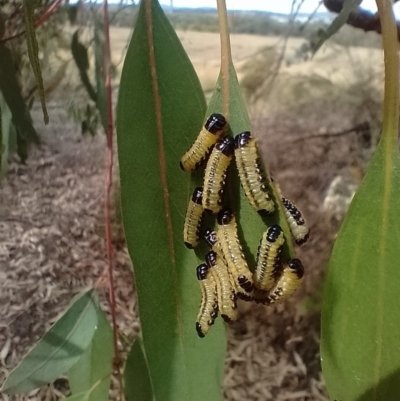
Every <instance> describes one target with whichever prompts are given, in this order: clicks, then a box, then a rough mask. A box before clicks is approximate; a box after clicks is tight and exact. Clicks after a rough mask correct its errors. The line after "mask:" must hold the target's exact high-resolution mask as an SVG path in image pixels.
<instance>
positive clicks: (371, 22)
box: [324, 0, 400, 39]
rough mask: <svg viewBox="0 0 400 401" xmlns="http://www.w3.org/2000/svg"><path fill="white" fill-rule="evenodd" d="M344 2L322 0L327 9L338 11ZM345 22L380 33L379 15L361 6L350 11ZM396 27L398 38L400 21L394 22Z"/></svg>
mask: <svg viewBox="0 0 400 401" xmlns="http://www.w3.org/2000/svg"><path fill="white" fill-rule="evenodd" d="M396 1H398V0H396ZM396 1H394V2H396ZM344 2H345V0H324V5H325V7H326V8H327V9H328V10H329V11H332V12H335V13H340V12H341V11H342V8H343V4H344ZM360 3H361V2H360ZM347 23H348V24H349V25H351V26H354V27H355V28H360V29H362V30H364V31H365V32H370V31H373V32H377V33H382V27H381V21H380V19H379V15H378V14H377V13H373V12H371V11H368V10H366V9H364V8H362V7H357V8H356V9H355V10H354V11H353V12H351V13H350V15H349V18H348V19H347ZM396 28H397V37H398V38H399V39H400V22H396Z"/></svg>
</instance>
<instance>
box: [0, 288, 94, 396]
mask: <svg viewBox="0 0 400 401" xmlns="http://www.w3.org/2000/svg"><path fill="white" fill-rule="evenodd" d="M96 325H97V300H95V299H94V295H93V291H88V292H86V293H84V294H83V295H81V296H79V297H78V298H76V299H75V300H74V301H73V303H72V304H71V306H70V307H69V309H68V310H67V311H66V312H65V314H64V315H63V316H62V317H61V318H60V319H59V320H58V321H57V322H56V323H55V324H54V326H53V327H52V328H51V329H50V330H49V331H48V332H47V333H46V334H45V335H44V337H43V338H42V339H41V340H40V341H39V342H38V343H37V344H36V345H35V346H34V347H33V349H32V350H31V351H30V352H29V353H28V354H27V355H25V357H24V358H23V359H22V361H21V362H20V364H19V365H18V366H17V367H16V368H15V369H14V370H13V371H12V372H11V373H10V376H8V378H7V380H6V381H5V382H4V384H3V387H2V388H1V391H2V392H4V393H7V394H16V393H22V392H25V393H26V392H29V391H31V390H33V389H35V388H38V387H40V386H43V385H44V384H47V383H50V382H52V381H53V380H55V379H56V378H57V377H59V376H60V375H62V374H64V373H66V372H67V371H68V369H70V368H71V367H72V366H73V365H74V364H75V363H76V362H77V361H78V359H79V358H80V357H81V356H82V354H83V353H84V351H85V349H86V348H87V347H88V345H89V344H90V341H91V340H92V337H93V334H94V332H95V329H96Z"/></svg>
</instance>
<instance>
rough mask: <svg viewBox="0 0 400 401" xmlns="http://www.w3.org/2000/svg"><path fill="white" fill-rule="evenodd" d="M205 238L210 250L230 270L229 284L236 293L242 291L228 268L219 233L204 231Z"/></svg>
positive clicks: (209, 230)
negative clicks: (219, 240)
mask: <svg viewBox="0 0 400 401" xmlns="http://www.w3.org/2000/svg"><path fill="white" fill-rule="evenodd" d="M203 238H204V240H205V241H206V243H207V244H208V245H209V246H210V248H211V249H212V250H213V251H214V252H215V253H216V254H217V255H218V257H219V258H220V259H222V261H223V262H224V264H225V266H227V269H228V274H229V282H230V285H231V287H232V288H233V289H234V291H235V293H237V292H240V291H241V290H239V287H238V283H237V278H236V277H233V275H232V272H231V270H230V269H229V268H228V264H227V262H226V260H225V257H224V255H223V253H222V249H221V246H220V244H219V242H218V236H217V233H216V232H215V231H212V230H211V229H209V228H207V229H206V230H205V231H204V234H203ZM247 300H250V298H248V299H247Z"/></svg>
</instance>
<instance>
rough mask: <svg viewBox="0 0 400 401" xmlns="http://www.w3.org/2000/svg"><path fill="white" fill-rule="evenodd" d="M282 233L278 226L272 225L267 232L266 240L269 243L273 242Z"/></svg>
mask: <svg viewBox="0 0 400 401" xmlns="http://www.w3.org/2000/svg"><path fill="white" fill-rule="evenodd" d="M281 233H282V228H281V226H280V225H278V224H274V225H273V226H271V227H270V228H268V231H267V240H268V241H269V242H275V241H276V240H277V239H278V238H279V236H280V235H281Z"/></svg>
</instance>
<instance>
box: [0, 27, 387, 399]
mask: <svg viewBox="0 0 400 401" xmlns="http://www.w3.org/2000/svg"><path fill="white" fill-rule="evenodd" d="M178 34H179V37H180V38H181V40H182V42H183V44H184V46H185V47H186V48H187V50H188V53H189V56H190V57H191V59H192V60H193V63H194V65H195V67H196V70H197V71H198V73H199V76H200V78H201V80H202V83H203V87H204V88H207V87H209V86H210V85H211V83H212V85H214V84H213V82H215V79H216V76H217V74H218V63H219V60H218V58H219V40H218V36H217V35H216V34H211V33H193V32H179V33H178ZM112 35H113V36H112V38H113V43H114V44H115V52H114V61H117V60H118V59H119V58H120V57H121V54H122V51H123V48H124V46H125V41H126V39H127V38H128V36H129V31H128V30H126V29H122V28H117V29H113V30H112ZM278 41H279V38H268V37H257V36H250V35H234V36H233V37H232V45H233V55H234V58H235V60H236V61H237V62H238V64H239V66H241V65H244V62H245V61H246V60H248V59H249V58H250V57H251V56H252V55H254V54H256V53H257V51H259V50H260V49H262V48H263V47H265V46H271V45H272V44H273V43H276V42H278ZM299 44H300V41H299V40H297V39H296V40H293V41H290V44H289V46H288V49H289V51H288V53H287V54H288V56H287V57H291V55H293V54H294V52H295V50H296V48H297V47H298V46H299ZM332 51H333V50H332V49H331V50H329V48H328V49H327V50H325V51H323V52H322V53H320V55H318V56H317V57H316V58H315V59H314V60H313V61H309V62H306V63H303V64H301V65H294V66H286V65H285V66H284V67H283V68H284V70H285V71H284V72H285V73H290V74H294V75H301V74H312V73H315V72H316V71H317V72H318V74H319V75H323V74H325V76H326V78H327V79H328V78H329V79H330V80H332V82H334V83H335V84H337V85H339V84H344V83H346V82H347V83H348V82H349V80H350V78H349V77H352V76H353V75H351V74H350V73H349V72H348V71H351V69H354V66H355V64H353V65H350V66H349V65H348V63H346V62H345V61H346V60H348V54H349V52H350V53H352V54H353V56H352V57H353V59H355V58H357V60H359V62H360V63H362V62H363V60H364V62H365V60H366V59H367V58H371V57H373V61H374V62H373V63H371V64H373V65H374V66H375V67H376V68H380V66H381V60H380V58H379V56H380V53H379V51H377V50H366V49H346V50H344V51H342V52H340V54H336V57H334V55H333V54H332ZM329 52H331V53H329ZM204 54H206V55H207V57H204ZM323 63H325V67H324V64H323ZM375 67H374V68H375ZM346 71H347V72H346ZM243 73H244V72H243ZM346 76H347V78H346ZM259 106H260V104H259V105H258V109H257V112H256V113H253V114H254V130H255V135H256V136H257V137H258V138H259V141H260V145H261V148H262V153H263V156H264V157H265V161H266V163H267V165H268V166H269V167H270V169H271V171H272V173H273V174H274V177H275V178H276V179H277V180H278V181H279V182H280V184H281V186H282V189H283V190H284V192H285V193H286V194H287V196H288V197H290V198H291V199H293V200H294V201H295V202H296V204H297V205H298V206H299V207H300V209H302V210H303V213H304V215H305V216H306V218H307V220H308V222H309V225H310V227H311V230H312V236H311V239H310V241H309V243H307V244H306V245H304V246H303V247H302V248H301V249H300V250H299V257H300V258H301V259H302V260H303V263H304V265H305V266H306V267H307V276H306V280H305V283H304V285H303V287H302V288H301V290H300V291H299V292H298V293H297V294H296V296H295V297H293V298H292V299H290V300H289V301H288V302H286V303H285V304H284V305H280V306H278V307H275V308H268V309H266V308H264V307H258V306H257V307H253V306H252V307H251V308H249V307H246V306H243V307H242V310H241V318H240V319H239V321H238V322H236V323H235V324H233V325H232V326H230V327H229V329H228V339H229V350H228V357H227V361H226V377H225V382H224V394H225V399H226V400H227V401H228V400H229V401H239V400H244V399H246V400H249V401H264V400H274V401H284V400H294V401H317V400H318V401H326V400H327V396H326V391H325V387H324V384H323V380H322V377H321V372H320V361H319V350H318V347H319V310H320V302H321V300H320V296H321V286H322V284H321V283H322V278H323V275H324V272H325V268H326V261H327V259H328V257H329V253H330V250H331V246H332V243H333V238H334V236H335V233H336V230H337V228H338V222H337V221H333V220H332V218H331V216H329V215H327V213H326V211H324V210H323V209H322V206H321V205H322V203H323V200H324V197H325V194H326V191H327V188H328V186H329V184H330V182H331V181H332V180H333V179H334V178H335V177H336V176H337V175H338V174H342V173H343V174H347V175H350V176H352V177H353V178H354V181H356V182H357V181H359V179H360V177H361V176H362V173H363V167H364V165H363V162H364V161H365V159H366V158H368V155H367V156H366V154H368V152H366V151H365V149H364V148H363V147H362V146H361V145H360V142H359V138H358V137H356V136H355V135H353V134H351V133H350V134H349V135H347V136H340V137H323V136H322V137H319V138H314V139H310V140H303V139H302V138H301V137H302V136H306V135H309V134H310V133H322V134H324V133H326V132H329V130H331V129H332V128H336V126H339V128H342V127H346V126H347V127H348V126H351V124H354V122H355V119H354V114H357V113H356V109H354V113H353V111H352V110H349V106H348V105H347V104H344V103H343V104H340V103H339V104H335V106H334V107H333V106H332V104H331V103H330V101H329V98H326V99H324V101H323V102H322V101H321V99H319V101H318V103H315V101H314V100H313V99H305V101H304V102H302V104H301V106H299V107H298V108H296V109H294V108H292V109H289V110H288V109H285V108H283V109H281V110H279V111H275V112H274V113H268V112H267V111H266V110H265V109H263V110H262V112H260V108H259ZM317 106H318V108H317ZM66 109H67V101H61V100H60V99H57V100H56V99H55V98H54V100H50V102H49V111H50V117H51V124H50V125H49V126H44V125H43V123H42V122H41V114H40V111H39V109H38V107H37V106H35V112H34V120H35V125H36V127H37V128H38V130H39V132H40V134H41V137H42V140H43V143H42V145H41V146H40V147H39V148H36V149H33V151H32V153H31V156H30V157H29V159H28V162H27V164H26V165H20V164H18V163H17V162H15V161H14V162H12V163H11V165H10V169H9V173H8V174H7V176H6V178H5V179H4V180H3V181H1V182H0V205H1V208H0V262H1V265H0V278H1V280H0V301H1V303H2V308H1V310H0V382H1V381H2V379H3V378H4V377H5V376H6V374H7V372H8V371H9V370H10V369H11V368H13V367H14V366H15V365H16V364H17V362H18V361H19V359H20V358H21V356H22V355H23V354H24V353H25V352H26V351H27V350H28V349H29V347H30V346H31V345H32V344H33V343H35V342H36V341H37V340H38V339H39V338H40V336H41V335H42V334H43V332H44V331H45V330H46V328H48V327H49V325H50V324H51V323H52V322H54V320H55V318H56V317H57V315H58V314H59V313H60V311H62V310H63V309H64V308H65V306H66V305H67V304H68V302H69V300H70V299H71V298H72V296H73V295H74V294H76V293H78V292H79V291H80V290H81V289H82V288H85V287H88V286H92V285H93V284H94V283H95V282H96V280H97V279H98V278H99V276H100V274H101V273H102V271H103V269H104V268H105V266H106V261H105V247H104V239H103V231H102V219H103V216H102V205H103V200H102V199H103V198H102V197H103V191H104V175H105V139H104V136H103V135H97V136H96V137H94V138H82V136H81V133H80V127H79V126H78V125H77V124H76V123H74V122H72V121H70V120H68V118H67V116H66ZM322 112H323V115H324V117H325V118H321V113H322ZM337 121H340V124H339V123H338V124H336V122H337ZM299 138H300V139H299ZM116 259H117V267H116V272H117V288H118V291H117V297H118V306H119V315H118V319H119V325H120V328H121V330H122V332H123V333H124V334H125V335H126V336H127V337H128V338H129V339H133V338H134V337H135V336H136V335H137V333H138V330H139V325H138V322H137V315H136V299H135V296H134V286H133V280H132V275H131V268H130V261H129V257H128V255H127V251H126V249H125V248H124V247H117V249H116ZM102 306H103V307H104V310H107V309H108V306H107V303H106V302H105V300H103V301H102ZM65 391H66V386H65V380H63V379H60V380H58V381H57V382H56V383H55V384H54V385H51V386H48V387H45V388H43V389H41V390H38V391H34V392H32V393H31V394H29V395H26V396H13V397H8V396H6V395H0V400H2V401H3V400H4V401H8V400H10V401H11V400H13V401H27V400H32V401H33V400H34V401H42V400H58V399H60V398H61V397H62V396H63V394H65Z"/></svg>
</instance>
